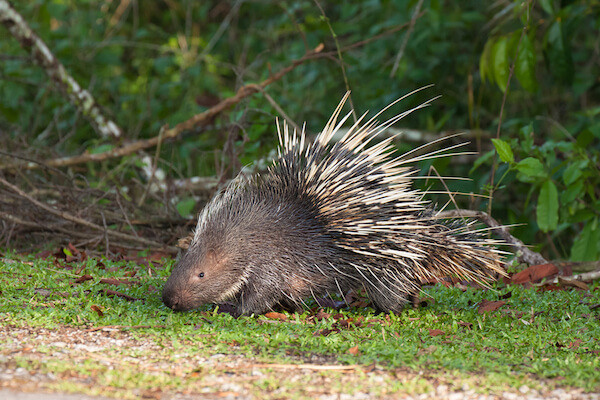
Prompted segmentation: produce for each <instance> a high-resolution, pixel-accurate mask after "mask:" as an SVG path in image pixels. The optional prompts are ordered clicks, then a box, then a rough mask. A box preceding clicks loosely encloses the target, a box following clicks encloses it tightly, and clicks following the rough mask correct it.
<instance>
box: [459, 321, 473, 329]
mask: <svg viewBox="0 0 600 400" xmlns="http://www.w3.org/2000/svg"><path fill="white" fill-rule="evenodd" d="M458 325H459V326H464V327H465V328H467V329H472V328H473V324H472V323H470V322H464V321H458Z"/></svg>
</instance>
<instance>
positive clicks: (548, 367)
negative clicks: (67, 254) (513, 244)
mask: <svg viewBox="0 0 600 400" xmlns="http://www.w3.org/2000/svg"><path fill="white" fill-rule="evenodd" d="M171 263H172V261H164V262H159V263H152V262H148V263H139V262H131V261H130V262H125V261H119V262H114V261H109V260H98V259H89V260H86V261H84V262H82V263H68V264H67V263H64V262H60V261H58V262H57V261H56V260H54V259H53V258H49V259H45V260H44V259H39V258H35V257H33V256H31V257H29V256H18V255H15V254H6V255H5V256H4V257H3V258H2V259H0V291H1V298H2V302H1V304H0V325H1V326H2V328H1V329H2V335H1V336H0V348H2V351H1V354H0V355H1V357H2V358H1V359H0V368H1V369H2V370H4V371H5V372H6V371H12V372H11V374H12V375H10V374H9V375H10V377H11V378H10V380H6V379H5V381H4V383H3V385H4V386H7V385H8V386H15V385H17V386H20V385H24V384H26V383H27V382H31V379H29V378H27V379H25V378H23V376H20V375H19V376H17V375H18V374H16V375H15V373H14V372H15V371H17V370H18V371H27V372H28V373H29V376H33V375H36V374H37V375H40V374H41V375H40V376H42V377H41V378H39V382H40V385H41V386H43V387H47V388H50V389H55V390H62V391H85V392H86V393H89V394H104V395H109V396H114V397H124V398H135V397H136V396H139V395H140V394H142V395H144V396H153V395H156V394H160V393H165V392H166V393H205V394H212V395H216V394H218V393H228V392H231V393H250V394H252V393H254V394H256V395H257V396H259V395H260V396H259V397H261V398H281V397H285V398H287V397H310V396H314V395H318V394H331V393H350V394H351V393H370V394H371V395H386V394H390V393H403V394H416V393H423V392H427V391H431V390H433V387H434V386H436V385H440V384H444V385H448V386H449V387H451V388H462V387H463V386H465V385H466V386H468V387H470V388H474V389H476V390H477V391H482V392H497V391H499V390H506V389H507V388H515V390H516V388H519V387H521V386H523V385H525V386H527V387H530V388H533V389H535V388H539V389H540V390H547V389H552V388H555V387H567V388H577V389H581V390H583V391H599V390H600V373H599V372H598V371H599V370H600V341H599V338H600V322H599V318H600V306H599V304H600V285H599V284H598V282H596V283H595V284H593V285H592V286H591V287H590V289H589V290H586V291H584V290H578V289H570V290H559V291H539V290H537V289H536V288H528V289H527V288H524V287H522V286H512V285H510V286H505V285H500V286H497V287H495V288H493V289H492V290H475V289H466V290H465V291H463V290H460V289H458V288H446V287H443V286H441V285H437V286H434V287H428V288H426V289H425V293H426V294H427V295H429V296H431V299H432V300H430V301H429V302H428V303H429V304H428V306H426V307H423V308H417V309H413V308H408V309H406V310H405V311H404V312H403V313H401V314H400V315H394V314H389V315H387V314H376V313H374V311H373V310H371V309H370V308H363V309H357V308H352V309H343V310H327V309H326V310H323V311H320V312H316V311H314V310H313V311H312V312H311V311H306V312H304V313H302V314H284V317H282V316H281V315H275V316H271V318H269V317H266V316H259V317H242V318H238V319H235V318H233V317H232V316H230V315H229V314H222V313H218V312H216V310H215V308H214V307H206V308H205V309H201V310H197V311H192V312H187V313H174V312H172V311H170V310H169V309H167V308H166V307H164V306H163V305H162V303H161V300H160V288H161V287H162V284H163V283H164V280H165V279H166V277H167V275H168V270H169V269H170V266H171ZM65 266H67V268H65ZM134 273H135V274H134ZM83 275H89V276H88V280H82V279H78V278H79V277H81V276H83ZM109 278H112V279H119V280H120V281H121V283H120V284H117V282H116V281H114V280H113V281H111V280H110V279H109ZM101 279H105V281H104V282H101ZM111 290H112V291H115V292H117V293H114V292H111ZM509 293H510V295H509ZM121 295H127V296H130V298H125V297H123V296H121ZM500 298H504V299H505V301H506V304H505V305H504V306H503V307H501V308H500V309H498V310H496V311H492V312H488V313H479V312H478V304H479V303H480V302H481V301H482V300H484V299H485V300H498V299H500ZM280 318H281V319H280ZM5 375H6V374H5ZM57 377H58V378H60V379H56V378H57ZM9 381H10V382H12V383H7V382H9ZM1 382H2V381H0V383H1Z"/></svg>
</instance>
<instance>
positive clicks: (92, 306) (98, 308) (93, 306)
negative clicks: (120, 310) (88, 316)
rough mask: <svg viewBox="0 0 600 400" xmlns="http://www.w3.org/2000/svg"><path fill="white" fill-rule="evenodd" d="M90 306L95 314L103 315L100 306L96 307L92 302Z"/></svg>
mask: <svg viewBox="0 0 600 400" xmlns="http://www.w3.org/2000/svg"><path fill="white" fill-rule="evenodd" d="M90 308H91V309H92V311H94V312H96V314H98V316H99V317H104V313H103V312H102V310H101V309H100V307H98V306H97V305H95V304H92V305H91V306H90Z"/></svg>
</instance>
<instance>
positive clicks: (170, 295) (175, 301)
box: [162, 286, 182, 311]
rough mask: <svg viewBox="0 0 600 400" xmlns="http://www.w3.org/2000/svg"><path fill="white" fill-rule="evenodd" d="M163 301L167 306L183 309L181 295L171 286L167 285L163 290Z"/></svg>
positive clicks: (173, 308) (178, 309) (175, 309)
mask: <svg viewBox="0 0 600 400" xmlns="http://www.w3.org/2000/svg"><path fill="white" fill-rule="evenodd" d="M162 301H163V303H164V304H165V306H167V307H169V308H170V309H172V310H174V311H180V310H182V307H181V299H180V297H179V296H178V295H177V293H176V291H174V290H172V289H171V288H170V287H169V286H165V288H164V290H163V293H162Z"/></svg>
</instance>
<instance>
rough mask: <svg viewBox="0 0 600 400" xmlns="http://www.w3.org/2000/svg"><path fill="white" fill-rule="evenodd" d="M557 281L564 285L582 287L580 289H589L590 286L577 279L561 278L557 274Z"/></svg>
mask: <svg viewBox="0 0 600 400" xmlns="http://www.w3.org/2000/svg"><path fill="white" fill-rule="evenodd" d="M558 282H559V283H560V284H561V285H564V286H571V287H576V288H577V289H582V290H590V287H589V286H588V285H587V283H585V282H582V281H580V280H577V279H563V278H561V277H560V276H559V277H558Z"/></svg>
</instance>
